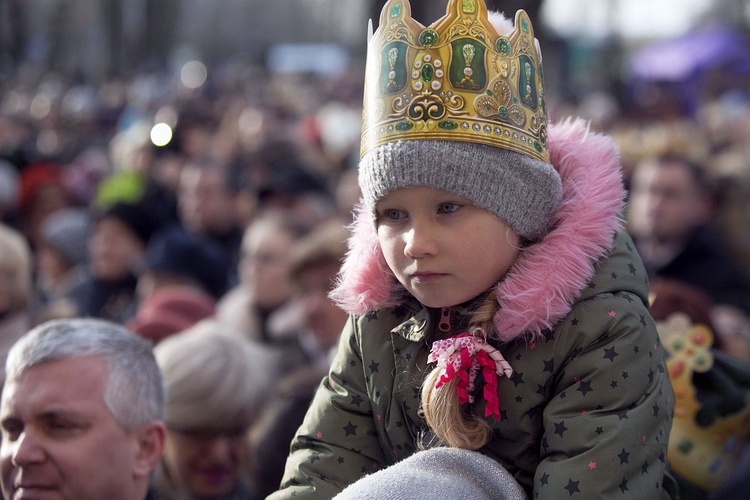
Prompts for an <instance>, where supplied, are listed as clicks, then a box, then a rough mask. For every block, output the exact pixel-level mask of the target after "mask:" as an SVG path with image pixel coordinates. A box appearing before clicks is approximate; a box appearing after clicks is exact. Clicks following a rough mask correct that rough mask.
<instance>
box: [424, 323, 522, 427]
mask: <svg viewBox="0 0 750 500" xmlns="http://www.w3.org/2000/svg"><path fill="white" fill-rule="evenodd" d="M477 334H480V335H477ZM486 339H487V333H486V332H485V331H484V330H483V329H482V328H479V327H472V328H471V329H470V331H469V332H465V333H461V334H458V335H456V336H454V337H450V338H447V339H442V340H436V341H435V342H433V343H432V348H431V349H430V355H429V357H428V358H427V361H428V362H429V363H437V366H438V368H440V369H441V370H442V372H441V374H440V378H439V379H438V381H437V383H436V384H435V389H439V388H440V387H442V386H443V384H446V383H448V382H449V381H451V380H452V379H453V377H458V383H457V385H456V392H457V393H458V400H459V401H460V402H461V403H462V404H463V403H474V396H473V394H472V393H473V391H474V382H475V381H476V378H477V375H478V373H479V372H480V371H481V372H482V378H483V379H484V390H483V396H484V399H485V401H487V405H486V406H485V409H484V416H485V417H488V416H492V417H494V418H495V419H497V420H500V398H498V396H497V377H502V376H503V375H505V376H506V377H510V376H511V375H513V368H511V366H510V364H508V362H507V361H506V360H505V358H503V355H502V354H500V351H498V350H497V349H496V348H494V347H492V346H491V345H490V344H488V343H487V340H486Z"/></svg>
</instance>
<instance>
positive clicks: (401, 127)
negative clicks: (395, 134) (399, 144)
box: [396, 120, 414, 132]
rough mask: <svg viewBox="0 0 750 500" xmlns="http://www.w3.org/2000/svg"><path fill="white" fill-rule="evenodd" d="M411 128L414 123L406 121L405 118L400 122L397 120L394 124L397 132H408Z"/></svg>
mask: <svg viewBox="0 0 750 500" xmlns="http://www.w3.org/2000/svg"><path fill="white" fill-rule="evenodd" d="M413 128H414V124H413V123H412V122H410V121H406V120H404V121H402V122H398V123H397V124H396V130H398V131H399V132H408V131H409V130H411V129H413Z"/></svg>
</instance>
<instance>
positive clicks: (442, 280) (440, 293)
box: [375, 187, 519, 307]
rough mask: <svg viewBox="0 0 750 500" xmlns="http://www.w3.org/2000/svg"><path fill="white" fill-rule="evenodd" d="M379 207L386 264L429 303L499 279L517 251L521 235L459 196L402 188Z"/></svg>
mask: <svg viewBox="0 0 750 500" xmlns="http://www.w3.org/2000/svg"><path fill="white" fill-rule="evenodd" d="M375 210H376V215H377V231H378V240H379V241H380V246H381V248H382V250H383V254H384V255H385V260H386V262H387V263H388V266H389V267H390V268H391V270H392V271H393V273H394V274H395V276H396V278H397V279H398V281H399V282H400V283H401V284H402V285H403V286H404V287H405V288H406V289H407V290H408V291H409V292H410V293H411V294H412V295H414V297H416V298H417V300H419V301H420V302H421V303H422V304H424V305H426V306H428V307H448V306H453V305H456V304H461V303H463V302H466V301H468V300H470V299H473V298H474V297H476V296H477V295H479V294H480V293H482V292H484V291H485V290H488V289H489V288H490V287H491V286H493V285H494V284H495V283H497V282H498V280H499V279H500V278H501V277H502V276H503V275H504V274H505V273H506V272H507V271H508V269H509V268H510V266H511V265H512V264H513V262H514V261H515V260H516V257H517V256H518V251H519V237H518V234H516V232H515V231H513V230H512V229H511V228H510V227H509V226H508V224H506V223H505V222H504V221H503V220H502V219H500V218H499V217H497V216H496V215H493V214H491V213H490V212H488V211H487V210H485V209H483V208H479V207H477V206H475V205H472V204H471V202H470V201H469V200H467V199H466V198H463V197H461V196H458V195H454V194H450V193H447V192H445V191H440V190H438V189H433V188H428V187H417V188H401V189H397V190H395V191H393V192H391V193H389V194H388V195H386V196H385V197H384V198H382V199H381V200H380V201H379V202H378V203H377V205H376V206H375Z"/></svg>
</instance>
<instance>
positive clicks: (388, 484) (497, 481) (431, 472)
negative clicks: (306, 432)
mask: <svg viewBox="0 0 750 500" xmlns="http://www.w3.org/2000/svg"><path fill="white" fill-rule="evenodd" d="M404 498H429V499H431V500H456V499H463V498H468V499H471V500H523V499H526V498H527V496H526V493H525V492H524V490H523V488H521V486H520V485H519V484H518V483H517V482H516V480H515V479H514V478H513V476H511V475H510V473H508V471H506V470H505V469H504V468H503V467H502V466H500V464H499V463H497V462H496V461H495V460H493V459H491V458H489V457H487V456H485V455H482V454H481V453H479V452H477V451H469V450H462V449H459V448H432V449H429V450H424V451H420V452H417V453H415V454H414V455H412V456H411V457H409V458H407V459H405V460H403V461H401V462H399V463H397V464H395V465H392V466H390V467H388V468H386V469H383V470H381V471H378V472H376V473H374V474H370V475H369V476H365V477H363V478H362V479H360V480H359V481H357V482H355V483H353V484H351V485H349V486H348V487H347V488H346V489H344V491H342V492H341V493H339V494H338V495H336V496H335V497H334V499H335V500H401V499H404Z"/></svg>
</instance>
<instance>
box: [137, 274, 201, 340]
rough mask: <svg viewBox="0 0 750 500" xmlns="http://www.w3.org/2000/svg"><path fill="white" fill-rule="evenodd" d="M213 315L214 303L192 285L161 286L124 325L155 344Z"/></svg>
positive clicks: (145, 299) (142, 301)
mask: <svg viewBox="0 0 750 500" xmlns="http://www.w3.org/2000/svg"><path fill="white" fill-rule="evenodd" d="M215 312H216V301H215V300H214V299H213V297H211V296H210V295H209V294H207V293H206V292H204V291H202V290H201V289H200V288H196V287H195V286H191V285H164V286H162V287H159V289H157V290H155V291H154V292H153V293H151V294H150V295H148V297H146V298H144V299H142V300H141V302H140V303H139V305H138V311H137V312H136V315H135V317H134V318H133V319H131V320H129V321H128V322H127V323H125V326H126V327H127V328H128V329H129V330H130V331H132V332H135V333H137V334H138V335H140V336H141V337H144V338H147V339H149V340H150V341H151V342H153V344H154V345H156V344H158V343H159V342H161V341H162V340H164V339H165V338H167V337H169V336H171V335H174V334H176V333H180V332H182V331H185V330H187V329H188V328H190V327H191V326H193V325H195V324H196V323H198V322H200V321H201V320H204V319H207V318H211V317H212V316H213V315H214V313H215Z"/></svg>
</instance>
